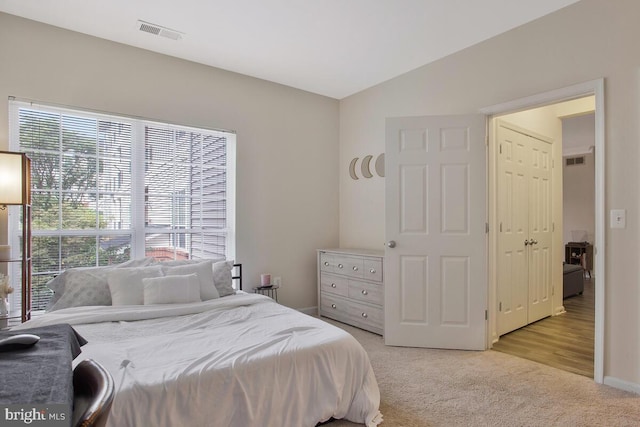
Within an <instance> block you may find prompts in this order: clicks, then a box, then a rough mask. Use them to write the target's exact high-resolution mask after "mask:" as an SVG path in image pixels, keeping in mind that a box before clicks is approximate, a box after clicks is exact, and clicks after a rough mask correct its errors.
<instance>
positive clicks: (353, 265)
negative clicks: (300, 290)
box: [318, 249, 384, 335]
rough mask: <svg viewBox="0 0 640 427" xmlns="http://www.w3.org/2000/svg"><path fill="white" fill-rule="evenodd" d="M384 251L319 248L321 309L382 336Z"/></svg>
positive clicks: (337, 318) (340, 319) (319, 303)
mask: <svg viewBox="0 0 640 427" xmlns="http://www.w3.org/2000/svg"><path fill="white" fill-rule="evenodd" d="M383 268H384V251H376V250H367V249H319V250H318V312H319V314H320V316H325V317H330V318H332V319H335V320H338V321H340V322H343V323H348V324H350V325H353V326H357V327H359V328H362V329H366V330H367V331H371V332H374V333H376V334H380V335H382V333H383V329H384V275H383Z"/></svg>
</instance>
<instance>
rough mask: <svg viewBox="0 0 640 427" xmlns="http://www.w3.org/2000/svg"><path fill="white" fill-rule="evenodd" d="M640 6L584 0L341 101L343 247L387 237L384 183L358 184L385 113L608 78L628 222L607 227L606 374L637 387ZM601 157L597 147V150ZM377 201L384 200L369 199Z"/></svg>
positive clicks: (611, 152)
mask: <svg viewBox="0 0 640 427" xmlns="http://www.w3.org/2000/svg"><path fill="white" fill-rule="evenodd" d="M639 15H640V2H637V1H634V0H620V1H617V2H616V7H615V8H612V7H610V5H608V4H607V3H606V2H602V1H599V0H581V1H580V2H577V3H574V4H572V5H570V6H567V7H566V8H563V9H561V10H559V11H557V12H555V13H552V14H549V15H547V16H544V17H542V18H540V19H538V20H535V21H533V22H530V23H528V24H526V25H523V26H521V27H518V28H515V29H513V30H511V31H509V32H506V33H504V34H501V35H499V36H497V37H494V38H491V39H488V40H486V41H484V42H482V43H478V44H476V45H474V46H471V47H469V48H467V49H465V50H462V51H460V52H458V53H455V54H453V55H450V56H448V57H446V58H443V59H441V60H439V61H436V62H434V63H431V64H428V65H425V66H423V67H421V68H418V69H416V70H413V71H410V72H408V73H406V74H404V75H402V76H399V77H396V78H394V79H391V80H389V81H387V82H385V83H382V84H380V85H377V86H375V87H372V88H369V89H367V90H365V91H363V92H360V93H357V94H354V95H352V96H350V97H348V98H345V99H342V100H341V101H340V153H341V154H340V243H341V245H348V246H356V247H359V246H364V247H366V246H372V247H376V246H374V245H377V243H378V242H383V241H384V209H381V208H379V209H369V207H371V206H375V207H378V206H383V204H384V200H383V198H384V185H383V183H382V182H380V183H379V185H377V186H376V188H375V189H372V191H365V190H361V188H364V187H356V186H355V185H353V183H351V182H350V181H349V180H350V178H349V175H348V174H346V173H345V171H346V170H347V168H348V165H349V161H350V159H351V157H352V156H355V155H357V154H360V153H363V154H369V153H370V152H377V151H379V150H381V149H383V147H384V120H385V118H387V117H404V116H424V115H443V114H469V113H477V112H479V111H480V110H481V109H482V108H484V107H486V106H490V105H497V104H500V103H504V102H509V101H512V100H516V99H521V98H524V97H528V96H533V95H536V94H541V93H545V92H548V91H551V90H556V89H559V88H563V87H567V86H570V85H574V84H578V83H582V82H587V81H591V80H594V79H600V78H604V80H605V86H606V87H605V94H606V95H605V101H604V102H605V110H606V115H605V117H606V119H605V120H606V123H605V124H604V129H605V140H606V142H605V145H606V157H605V161H606V165H605V180H606V188H605V206H604V209H605V211H608V210H610V209H626V210H627V228H626V229H624V230H617V229H607V230H606V233H605V242H604V244H605V245H606V259H605V265H604V267H605V270H604V271H605V274H606V277H605V279H606V283H607V285H610V286H607V288H606V294H605V304H606V314H605V319H604V328H605V344H604V355H603V356H604V375H605V376H606V377H612V378H618V379H620V380H621V381H626V382H628V383H631V384H638V383H640V367H639V365H638V363H637V361H638V360H639V359H640V321H639V319H640V317H639V314H638V313H640V289H639V288H638V286H637V283H638V282H639V279H640V270H639V269H638V268H629V266H635V265H637V262H636V259H637V257H638V254H639V253H640V243H639V242H640V240H639V239H638V238H637V236H638V234H639V231H638V220H639V218H640V210H639V206H640V203H639V202H640V196H639V194H638V191H637V183H638V180H639V177H638V175H639V173H638V168H637V159H638V157H639V149H638V144H637V141H638V139H639V134H640V127H638V125H637V123H638V115H639V114H640V113H639V111H640V101H639V100H640V89H639V88H640V77H639V74H638V64H640V54H638V51H637V49H634V48H633V43H634V41H635V40H638V38H640V27H638V25H637V19H636V17H637V16H639ZM596 155H597V153H596ZM372 197H377V198H380V200H369V198H372Z"/></svg>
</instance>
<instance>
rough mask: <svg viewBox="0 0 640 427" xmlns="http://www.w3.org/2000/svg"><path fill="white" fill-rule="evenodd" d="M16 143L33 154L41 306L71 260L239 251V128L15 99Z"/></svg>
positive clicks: (75, 263)
mask: <svg viewBox="0 0 640 427" xmlns="http://www.w3.org/2000/svg"><path fill="white" fill-rule="evenodd" d="M10 146H11V149H12V150H15V151H22V152H25V153H27V154H28V155H29V157H31V160H32V171H31V176H32V180H31V182H32V212H33V213H32V234H33V237H32V240H33V244H32V249H33V250H32V252H33V253H32V257H33V272H32V277H33V285H32V289H33V292H32V294H33V304H32V305H33V308H34V310H38V309H43V308H45V306H46V304H47V302H48V300H49V299H50V297H51V292H50V291H49V290H48V288H47V287H46V286H45V284H46V283H47V282H48V281H49V280H50V279H51V278H53V277H55V275H57V274H59V273H60V272H61V271H63V270H64V269H67V268H71V267H83V266H97V265H109V264H115V263H119V262H122V261H125V260H128V259H131V258H141V257H144V256H153V257H156V258H158V259H159V260H168V259H191V258H195V259H198V258H214V257H227V258H229V259H232V258H233V257H234V250H235V247H234V238H235V232H234V226H235V224H234V220H233V218H234V205H235V202H234V193H235V191H234V188H235V186H234V181H233V178H234V176H235V134H233V133H231V132H222V131H213V130H205V129H196V128H188V127H183V126H176V125H171V124H164V123H158V122H153V121H148V120H140V119H133V118H128V117H121V116H113V115H105V114H97V113H93V112H87V111H78V110H71V109H66V108H64V109H63V108H58V107H50V106H44V105H33V104H30V103H24V102H18V101H10ZM12 229H15V230H17V227H15V228H12ZM16 234H17V233H16Z"/></svg>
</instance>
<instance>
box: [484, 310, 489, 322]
mask: <svg viewBox="0 0 640 427" xmlns="http://www.w3.org/2000/svg"><path fill="white" fill-rule="evenodd" d="M484 320H489V312H488V311H487V310H485V311H484Z"/></svg>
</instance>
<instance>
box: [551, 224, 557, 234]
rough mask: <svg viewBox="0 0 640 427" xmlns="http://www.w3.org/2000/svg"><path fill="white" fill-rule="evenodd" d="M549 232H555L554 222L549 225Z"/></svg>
mask: <svg viewBox="0 0 640 427" xmlns="http://www.w3.org/2000/svg"><path fill="white" fill-rule="evenodd" d="M551 231H553V232H555V231H556V223H555V222H552V223H551Z"/></svg>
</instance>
